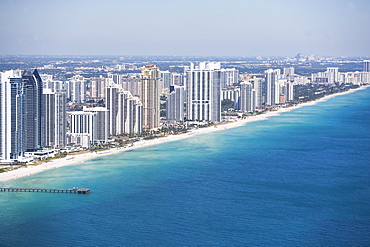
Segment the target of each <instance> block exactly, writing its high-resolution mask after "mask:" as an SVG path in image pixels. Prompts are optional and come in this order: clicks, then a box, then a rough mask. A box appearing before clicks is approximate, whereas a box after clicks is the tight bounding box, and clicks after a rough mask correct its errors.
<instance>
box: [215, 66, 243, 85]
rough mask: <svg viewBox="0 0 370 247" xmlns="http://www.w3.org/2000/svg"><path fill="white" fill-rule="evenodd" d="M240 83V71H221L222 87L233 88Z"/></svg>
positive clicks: (231, 69)
mask: <svg viewBox="0 0 370 247" xmlns="http://www.w3.org/2000/svg"><path fill="white" fill-rule="evenodd" d="M238 81H239V71H238V70H237V69H235V68H227V69H221V82H220V87H221V89H222V88H226V87H228V86H233V85H235V84H237V83H238Z"/></svg>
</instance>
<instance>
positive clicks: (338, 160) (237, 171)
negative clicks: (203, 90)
mask: <svg viewBox="0 0 370 247" xmlns="http://www.w3.org/2000/svg"><path fill="white" fill-rule="evenodd" d="M369 155H370V88H368V89H366V90H361V91H357V92H355V93H352V94H348V95H343V96H337V97H335V98H332V99H330V100H328V101H326V102H321V103H318V104H317V105H314V106H307V107H303V108H299V109H296V110H294V111H291V112H286V113H283V114H281V115H280V116H276V117H271V118H270V119H269V120H265V121H259V122H253V123H249V124H248V125H246V126H243V127H240V128H235V129H230V130H224V131H219V132H215V133H211V134H206V135H199V136H195V137H192V138H189V139H185V140H181V141H177V142H171V143H165V144H161V145H157V146H152V147H148V148H143V149H138V150H134V151H131V152H126V153H121V154H117V155H112V156H106V157H101V158H98V159H95V160H90V161H87V162H85V163H84V164H81V165H76V166H70V167H64V168H60V169H56V170H51V171H47V172H44V173H40V174H37V175H35V176H31V177H27V178H22V179H19V180H16V181H10V182H6V183H0V186H2V187H3V186H12V187H15V186H22V187H56V188H71V187H73V186H77V187H88V188H90V189H91V191H92V193H91V194H90V195H74V194H42V193H1V194H0V207H1V214H0V236H1V240H0V246H125V245H126V246H127V245H128V246H178V245H190V246H199V245H201V246H205V245H206V246H242V245H243V246H245V245H249V246H250V245H252V246H369V245H370V161H369Z"/></svg>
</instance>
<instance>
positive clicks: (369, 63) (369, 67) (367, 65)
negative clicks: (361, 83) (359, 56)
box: [364, 60, 370, 72]
mask: <svg viewBox="0 0 370 247" xmlns="http://www.w3.org/2000/svg"><path fill="white" fill-rule="evenodd" d="M364 72H370V60H364Z"/></svg>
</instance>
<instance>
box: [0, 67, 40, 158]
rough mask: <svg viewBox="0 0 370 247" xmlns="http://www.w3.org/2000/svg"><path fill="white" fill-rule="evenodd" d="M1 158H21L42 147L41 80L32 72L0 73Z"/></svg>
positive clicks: (14, 71) (35, 72)
mask: <svg viewBox="0 0 370 247" xmlns="http://www.w3.org/2000/svg"><path fill="white" fill-rule="evenodd" d="M0 77H1V78H0V114H1V115H0V140H1V143H0V159H1V160H3V161H14V160H19V159H22V157H23V155H24V152H26V151H31V152H32V151H36V150H37V149H39V148H41V147H42V145H43V144H42V141H43V139H42V137H43V134H42V129H43V128H42V127H43V121H42V119H43V117H42V116H43V115H42V114H43V112H42V109H43V104H42V103H43V100H42V89H43V88H42V81H41V77H40V76H39V74H38V72H37V70H35V71H33V72H27V71H23V72H22V71H20V70H10V71H5V72H2V73H0Z"/></svg>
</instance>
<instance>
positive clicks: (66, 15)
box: [0, 0, 370, 56]
mask: <svg viewBox="0 0 370 247" xmlns="http://www.w3.org/2000/svg"><path fill="white" fill-rule="evenodd" d="M0 8H1V9H2V15H1V16H0V32H1V33H2V41H1V46H0V47H1V48H0V54H24V55H36V54H37V55H165V56H167V55H190V56H191V55H204V56H292V55H295V54H297V53H303V54H320V55H324V56H370V47H369V46H368V43H369V42H370V37H369V35H368V34H367V32H366V30H367V23H368V22H369V20H370V14H369V13H370V11H369V10H370V2H368V1H364V0H354V1H346V0H340V1H331V0H330V1H325V2H324V1H317V0H314V1H300V2H299V4H297V2H296V1H289V0H283V1H270V0H268V1H263V3H261V2H257V1H241V0H232V1H228V2H224V1H217V0H216V1H208V0H205V1H193V0H191V1H186V2H182V1H176V2H174V1H168V0H161V1H148V0H140V1H135V2H134V1H132V2H131V1H116V0H110V1H105V2H102V1H85V0H82V1H63V2H59V1H52V2H50V1H44V0H36V1H32V2H31V1H24V0H18V1H0Z"/></svg>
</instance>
